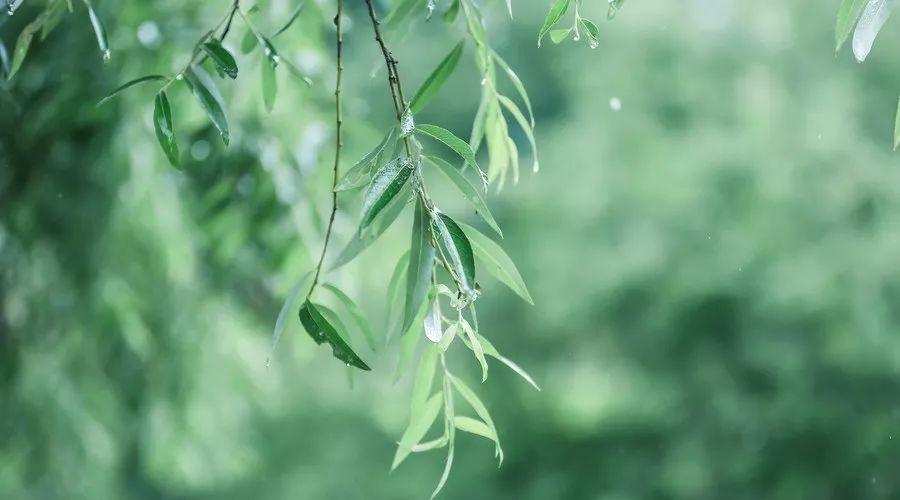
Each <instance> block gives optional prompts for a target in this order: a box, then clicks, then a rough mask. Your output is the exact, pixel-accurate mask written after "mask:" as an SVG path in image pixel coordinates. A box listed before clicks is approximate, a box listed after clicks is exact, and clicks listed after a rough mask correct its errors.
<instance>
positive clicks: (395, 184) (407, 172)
mask: <svg viewBox="0 0 900 500" xmlns="http://www.w3.org/2000/svg"><path fill="white" fill-rule="evenodd" d="M414 168H415V165H414V164H413V163H412V160H410V159H408V158H397V159H395V160H393V161H391V162H388V163H387V164H386V165H384V166H383V167H381V168H380V169H378V171H377V172H375V175H374V176H373V178H372V183H371V184H370V185H369V189H368V191H366V196H365V199H364V200H363V211H362V213H363V214H362V220H361V221H360V224H359V227H360V230H361V231H362V232H365V230H366V229H367V228H368V227H369V225H370V224H371V223H372V221H373V220H375V217H378V214H380V213H381V211H382V210H384V208H385V207H386V206H387V205H388V204H389V203H390V202H391V200H393V199H394V197H395V196H397V194H399V193H400V191H402V190H403V187H404V186H405V185H406V182H407V181H408V180H409V178H410V176H411V175H412V172H413V169H414Z"/></svg>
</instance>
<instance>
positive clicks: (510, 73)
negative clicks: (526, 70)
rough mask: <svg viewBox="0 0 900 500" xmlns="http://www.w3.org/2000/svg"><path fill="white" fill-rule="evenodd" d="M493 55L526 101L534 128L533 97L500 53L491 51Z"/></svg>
mask: <svg viewBox="0 0 900 500" xmlns="http://www.w3.org/2000/svg"><path fill="white" fill-rule="evenodd" d="M491 55H492V56H493V58H494V61H496V62H497V64H499V65H500V68H501V69H503V71H504V72H505V73H506V77H507V78H509V81H511V82H512V84H513V87H515V88H516V92H518V93H519V97H521V98H522V101H523V102H525V110H526V111H528V119H529V123H531V128H534V110H533V109H532V108H531V99H529V98H528V92H526V91H525V84H523V83H522V80H521V79H520V78H519V75H517V74H516V72H515V71H513V69H512V68H511V67H510V66H509V64H507V63H506V61H505V60H504V59H503V58H502V57H500V54H498V53H496V52H494V51H491Z"/></svg>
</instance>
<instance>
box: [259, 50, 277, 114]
mask: <svg viewBox="0 0 900 500" xmlns="http://www.w3.org/2000/svg"><path fill="white" fill-rule="evenodd" d="M259 67H260V71H262V95H263V105H264V106H265V107H266V111H268V112H271V111H272V108H273V107H274V106H275V96H276V94H277V93H278V79H277V78H275V63H274V62H272V60H271V59H266V60H265V61H260V64H259Z"/></svg>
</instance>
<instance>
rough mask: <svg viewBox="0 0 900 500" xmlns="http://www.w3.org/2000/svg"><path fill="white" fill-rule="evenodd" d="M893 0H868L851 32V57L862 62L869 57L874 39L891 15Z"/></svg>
mask: <svg viewBox="0 0 900 500" xmlns="http://www.w3.org/2000/svg"><path fill="white" fill-rule="evenodd" d="M893 8H894V1H893V0H869V3H868V4H866V7H865V9H863V12H862V15H861V16H860V18H859V23H857V25H856V31H854V32H853V55H854V56H855V57H856V60H857V61H859V62H863V61H865V60H866V57H868V56H869V51H871V50H872V45H873V44H874V43H875V37H876V36H878V32H879V31H881V28H882V26H884V23H885V22H886V21H887V20H888V17H890V15H891V9H893Z"/></svg>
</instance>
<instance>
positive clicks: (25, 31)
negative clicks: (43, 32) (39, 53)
mask: <svg viewBox="0 0 900 500" xmlns="http://www.w3.org/2000/svg"><path fill="white" fill-rule="evenodd" d="M45 18H46V16H44V15H43V14H42V15H40V16H38V17H37V18H35V19H34V21H31V22H30V23H28V24H26V25H25V27H24V28H22V32H21V33H19V37H18V38H17V39H16V46H15V48H14V49H13V56H12V64H11V65H10V69H9V74H8V75H7V79H9V80H12V77H13V76H15V74H16V73H17V72H18V71H19V68H20V67H22V63H23V62H24V61H25V55H26V54H28V48H29V47H31V40H32V39H33V38H34V34H35V33H37V31H38V30H39V29H41V25H42V24H43V22H44V19H45Z"/></svg>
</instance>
